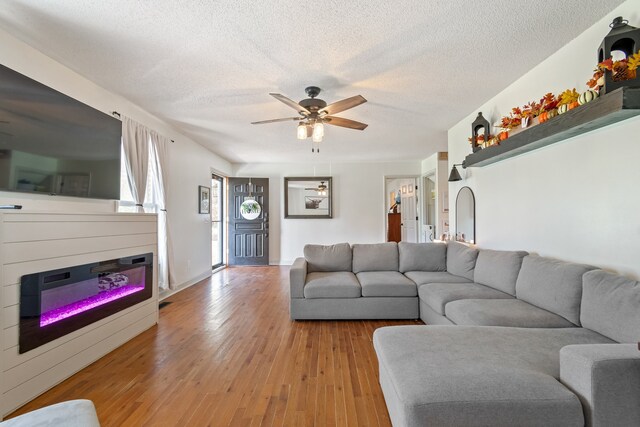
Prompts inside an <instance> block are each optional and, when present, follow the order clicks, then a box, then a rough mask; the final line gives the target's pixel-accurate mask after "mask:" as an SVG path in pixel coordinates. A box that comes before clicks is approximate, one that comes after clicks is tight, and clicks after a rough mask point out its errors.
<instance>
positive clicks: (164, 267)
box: [151, 132, 176, 289]
mask: <svg viewBox="0 0 640 427" xmlns="http://www.w3.org/2000/svg"><path fill="white" fill-rule="evenodd" d="M170 143H171V141H170V140H169V139H168V138H166V137H164V136H162V135H159V134H157V133H156V132H151V148H152V150H153V152H154V153H155V156H153V157H154V161H155V168H152V169H153V170H154V171H155V172H156V182H157V183H158V185H157V186H156V192H157V195H158V201H157V203H158V270H159V272H158V276H159V277H158V285H159V287H160V289H168V288H173V287H174V286H175V283H176V282H175V278H174V276H173V271H172V268H171V267H172V266H173V250H172V247H173V245H172V242H171V234H170V233H169V213H168V212H167V197H168V187H169V144H170Z"/></svg>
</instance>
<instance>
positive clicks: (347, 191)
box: [233, 161, 420, 264]
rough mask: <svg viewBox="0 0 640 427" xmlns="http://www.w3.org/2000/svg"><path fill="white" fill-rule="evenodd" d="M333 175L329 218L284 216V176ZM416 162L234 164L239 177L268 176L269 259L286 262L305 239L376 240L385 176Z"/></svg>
mask: <svg viewBox="0 0 640 427" xmlns="http://www.w3.org/2000/svg"><path fill="white" fill-rule="evenodd" d="M314 169H315V172H316V173H315V174H316V175H317V176H333V218H332V219H289V218H288V219H284V177H287V176H295V177H300V176H313V175H314ZM419 174H420V162H419V161H415V162H396V163H334V164H332V165H331V166H329V165H328V164H322V165H313V164H292V163H263V164H234V165H233V175H234V176H238V177H262V178H269V198H270V199H269V200H270V201H269V216H270V218H271V220H270V223H269V230H270V233H269V236H270V241H269V259H270V263H271V264H290V263H292V262H293V260H294V259H295V258H297V257H299V256H302V249H303V247H304V245H305V244H307V243H317V244H332V243H339V242H349V243H376V242H384V241H385V240H386V239H385V215H386V211H385V201H384V199H385V197H386V196H385V193H384V181H385V178H384V177H385V176H402V175H405V176H407V175H416V176H417V175H419Z"/></svg>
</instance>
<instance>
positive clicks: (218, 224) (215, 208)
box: [211, 174, 226, 270]
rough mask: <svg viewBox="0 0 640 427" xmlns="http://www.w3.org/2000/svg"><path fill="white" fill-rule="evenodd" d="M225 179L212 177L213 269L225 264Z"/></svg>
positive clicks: (216, 176)
mask: <svg viewBox="0 0 640 427" xmlns="http://www.w3.org/2000/svg"><path fill="white" fill-rule="evenodd" d="M224 199H225V179H224V177H221V176H218V175H215V174H213V175H212V176H211V268H212V269H213V270H215V269H216V268H220V267H222V266H224V264H225V250H224V249H225V246H226V245H225V232H224V224H225V218H224V217H225V203H224Z"/></svg>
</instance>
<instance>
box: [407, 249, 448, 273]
mask: <svg viewBox="0 0 640 427" xmlns="http://www.w3.org/2000/svg"><path fill="white" fill-rule="evenodd" d="M398 252H399V253H400V269H399V271H400V272H401V273H404V272H405V271H447V245H446V244H444V243H407V242H400V243H398Z"/></svg>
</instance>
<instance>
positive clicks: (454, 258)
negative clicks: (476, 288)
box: [447, 242, 478, 280]
mask: <svg viewBox="0 0 640 427" xmlns="http://www.w3.org/2000/svg"><path fill="white" fill-rule="evenodd" d="M476 258H478V250H477V249H476V248H472V247H469V246H467V245H465V244H462V243H459V242H449V243H447V271H448V272H449V273H451V274H454V275H456V276H462V277H465V278H467V279H469V280H473V269H474V268H475V265H476Z"/></svg>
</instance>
